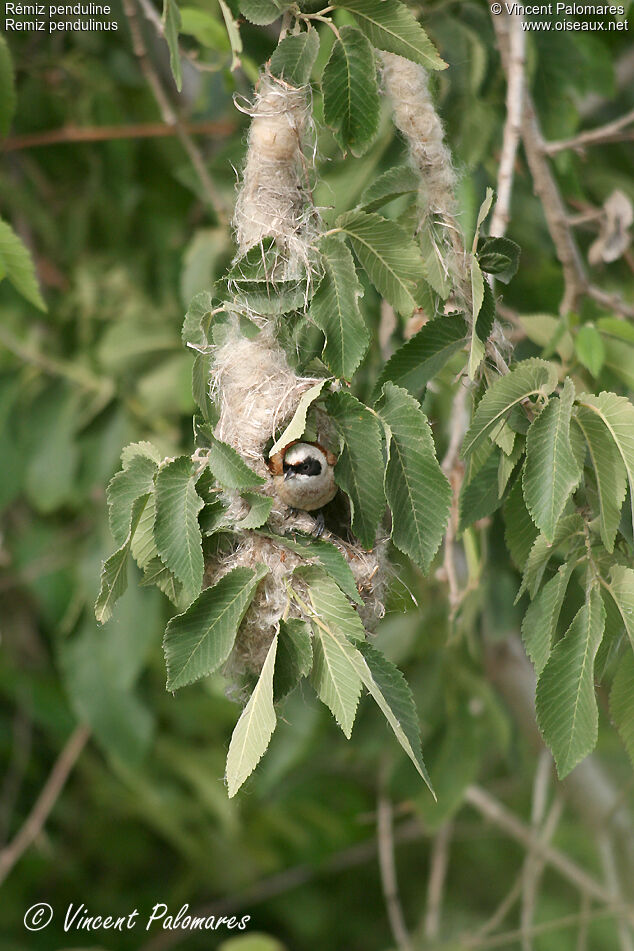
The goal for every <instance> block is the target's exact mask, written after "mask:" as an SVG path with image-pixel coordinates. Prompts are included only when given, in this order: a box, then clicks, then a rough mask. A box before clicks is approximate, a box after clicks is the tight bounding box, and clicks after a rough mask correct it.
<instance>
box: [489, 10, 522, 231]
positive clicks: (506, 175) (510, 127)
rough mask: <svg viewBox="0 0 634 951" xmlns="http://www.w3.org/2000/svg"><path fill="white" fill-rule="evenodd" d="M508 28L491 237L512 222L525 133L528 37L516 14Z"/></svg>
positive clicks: (518, 15)
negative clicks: (518, 159) (519, 151)
mask: <svg viewBox="0 0 634 951" xmlns="http://www.w3.org/2000/svg"><path fill="white" fill-rule="evenodd" d="M503 23H504V26H505V27H507V28H508V50H509V56H508V74H507V84H506V120H505V122H504V134H503V137H502V153H501V155H500V165H499V169H498V181H497V189H496V191H497V200H496V203H495V208H494V210H493V215H492V217H491V228H490V234H491V235H492V236H493V237H502V236H503V235H504V234H505V232H506V226H507V224H508V222H509V220H510V209H511V193H512V191H513V171H514V168H515V160H516V156H517V147H518V145H519V140H520V135H521V132H522V114H523V111H524V65H525V58H526V34H525V33H524V30H523V29H522V15H521V13H516V14H515V15H514V16H512V17H508V18H506V19H505V21H503Z"/></svg>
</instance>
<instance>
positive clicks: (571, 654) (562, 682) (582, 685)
mask: <svg viewBox="0 0 634 951" xmlns="http://www.w3.org/2000/svg"><path fill="white" fill-rule="evenodd" d="M604 626H605V608H604V606H603V601H602V599H601V594H600V592H599V589H598V587H594V588H592V590H591V591H590V594H589V596H588V599H587V601H586V603H585V604H584V606H583V607H582V608H581V609H580V610H579V612H578V613H577V615H576V616H575V618H574V620H573V622H572V624H571V625H570V627H569V628H568V631H567V632H566V634H565V635H564V637H563V638H562V639H561V640H560V641H559V643H558V644H557V645H556V646H555V648H554V649H553V652H552V654H551V655H550V658H549V660H548V662H547V664H546V666H545V667H544V670H543V672H542V675H541V677H540V678H539V680H538V682H537V693H536V708H537V722H538V724H539V728H540V730H541V733H542V736H543V737H544V740H545V742H546V744H547V745H548V747H549V748H550V749H551V750H552V753H553V756H554V757H555V763H556V764H557V774H558V776H559V778H560V779H563V778H564V777H565V776H567V775H568V773H569V772H570V771H571V770H572V769H574V767H575V766H576V765H577V763H579V762H580V761H581V760H582V759H583V758H584V757H585V756H587V755H588V753H590V752H592V750H593V748H594V746H595V744H596V741H597V733H598V722H599V713H598V710H597V701H596V697H595V695H594V660H595V657H596V654H597V651H598V649H599V645H600V643H601V639H602V637H603V630H604Z"/></svg>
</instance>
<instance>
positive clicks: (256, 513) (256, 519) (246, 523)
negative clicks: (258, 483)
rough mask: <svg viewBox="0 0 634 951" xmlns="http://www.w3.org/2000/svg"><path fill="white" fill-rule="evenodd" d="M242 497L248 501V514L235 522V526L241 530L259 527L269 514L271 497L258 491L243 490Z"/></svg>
mask: <svg viewBox="0 0 634 951" xmlns="http://www.w3.org/2000/svg"><path fill="white" fill-rule="evenodd" d="M242 498H243V499H245V501H247V502H248V503H249V505H250V506H251V508H250V510H249V514H248V515H245V516H244V518H242V519H240V521H239V522H236V528H239V529H241V530H242V531H246V530H247V529H253V528H261V527H262V525H264V524H265V522H266V520H267V519H268V517H269V515H270V514H271V509H272V508H273V498H272V497H271V496H270V495H260V493H259V492H244V493H243V495H242Z"/></svg>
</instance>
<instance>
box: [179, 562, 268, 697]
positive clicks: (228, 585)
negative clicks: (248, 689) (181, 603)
mask: <svg viewBox="0 0 634 951" xmlns="http://www.w3.org/2000/svg"><path fill="white" fill-rule="evenodd" d="M266 573H267V569H266V568H265V567H264V566H261V567H260V568H259V569H258V570H257V571H253V569H251V568H234V569H233V571H230V572H229V573H228V574H226V575H224V577H222V578H221V579H220V581H218V582H216V584H215V585H214V586H213V587H212V588H205V590H204V591H203V592H202V593H201V594H200V595H199V596H198V598H196V600H195V601H194V602H193V604H191V605H190V606H189V607H188V608H187V610H186V611H185V612H184V614H178V615H176V617H173V618H172V619H171V620H170V622H169V624H168V625H167V629H166V631H165V638H164V641H163V649H164V651H165V662H166V664H167V675H168V676H167V689H168V690H178V688H179V687H184V686H186V685H187V684H191V683H193V682H194V681H195V680H200V678H201V677H206V676H207V674H212V673H213V672H214V671H215V670H217V669H218V668H219V667H220V665H221V664H223V663H224V662H225V660H226V659H227V657H228V656H229V654H230V653H231V648H232V647H233V643H234V641H235V638H236V634H237V632H238V628H239V627H240V624H241V622H242V618H243V617H244V615H245V614H246V611H247V608H248V607H249V605H250V604H251V601H252V600H253V596H254V594H255V590H256V588H257V586H258V583H259V582H260V581H261V580H262V578H264V576H265V575H266Z"/></svg>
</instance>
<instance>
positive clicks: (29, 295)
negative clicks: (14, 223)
mask: <svg viewBox="0 0 634 951" xmlns="http://www.w3.org/2000/svg"><path fill="white" fill-rule="evenodd" d="M4 277H6V278H7V280H8V281H10V282H11V284H13V286H14V287H15V289H16V291H17V292H18V294H21V295H22V297H24V298H25V299H26V300H28V301H29V302H30V303H31V304H33V305H34V306H35V307H37V308H39V310H44V311H45V310H46V304H45V303H44V300H43V298H42V295H41V293H40V289H39V286H38V282H37V277H36V275H35V267H34V266H33V261H32V259H31V255H30V254H29V252H28V250H27V249H26V247H25V245H24V244H23V243H22V241H21V240H20V238H18V236H17V234H15V232H14V231H13V229H12V228H11V226H10V225H8V224H7V223H6V221H0V280H2V278H4Z"/></svg>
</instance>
